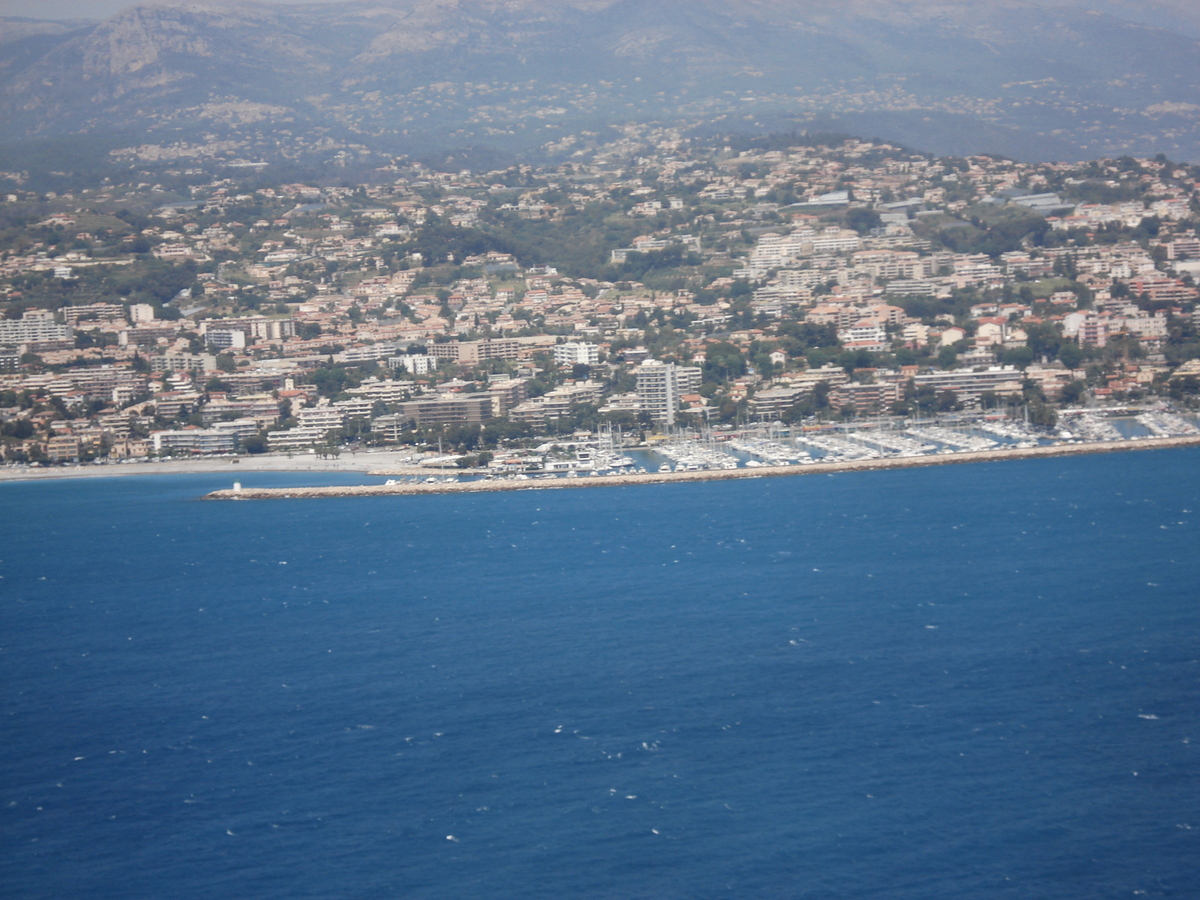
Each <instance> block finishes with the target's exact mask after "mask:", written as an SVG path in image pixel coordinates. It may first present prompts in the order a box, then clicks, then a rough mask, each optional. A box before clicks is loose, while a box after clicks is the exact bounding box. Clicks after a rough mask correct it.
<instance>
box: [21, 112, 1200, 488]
mask: <svg viewBox="0 0 1200 900" xmlns="http://www.w3.org/2000/svg"><path fill="white" fill-rule="evenodd" d="M578 144H579V142H578V141H574V142H573V143H572V144H571V146H578ZM172 165H173V163H172V162H171V161H170V160H168V161H166V162H164V163H161V164H160V165H158V166H156V167H153V168H146V167H145V162H144V161H134V162H133V163H132V164H131V168H130V170H129V175H128V178H127V179H122V180H121V181H119V182H118V181H117V180H115V179H106V180H105V182H104V183H103V184H93V185H91V186H87V187H80V188H78V189H74V190H71V191H64V192H52V193H37V192H34V191H31V190H27V189H25V187H24V186H23V184H22V178H21V173H0V201H3V202H0V300H2V302H3V307H4V317H3V319H0V454H2V456H3V459H4V461H5V463H6V464H8V465H31V464H32V465H54V464H65V463H70V464H76V463H90V462H97V463H108V462H113V463H115V462H120V461H125V460H140V459H153V458H166V457H181V456H182V457H191V456H207V455H223V454H262V453H312V454H322V455H327V454H337V453H339V452H343V451H345V450H347V449H359V448H365V447H391V448H403V449H406V450H411V451H412V453H413V454H414V456H413V458H414V459H418V458H420V459H449V460H452V461H453V465H455V466H486V465H489V464H490V465H493V466H500V465H504V464H506V459H507V460H509V461H510V463H509V464H511V460H514V459H515V460H517V462H516V463H515V464H516V465H524V463H523V462H522V461H521V460H522V458H523V457H522V454H523V453H524V454H526V456H528V455H530V454H532V453H533V452H534V451H535V450H536V448H546V447H550V446H564V447H567V446H571V445H572V442H576V443H577V444H580V445H581V446H582V445H583V444H587V443H588V442H589V441H590V442H591V444H590V446H592V447H593V448H596V447H600V448H603V447H604V446H607V447H608V449H609V450H610V451H612V452H616V450H614V449H613V446H614V445H613V441H614V435H618V436H619V443H620V444H622V445H633V444H640V443H642V442H643V441H646V440H649V441H655V440H659V439H666V444H665V445H664V446H671V440H673V439H674V437H672V436H675V437H677V436H678V435H680V434H684V433H686V434H691V435H697V436H701V435H706V436H709V437H711V436H712V435H713V434H720V435H721V436H722V439H723V440H732V441H740V442H742V443H743V444H744V446H743V449H744V450H745V451H746V452H747V453H748V454H749V458H752V459H755V460H759V461H768V462H769V461H770V460H771V459H772V458H775V457H779V454H780V451H779V450H778V448H779V447H780V446H782V445H781V444H773V445H771V446H773V447H774V448H775V449H769V448H768V449H766V450H764V449H763V446H765V445H762V444H760V445H757V449H756V446H752V444H753V442H754V441H756V440H759V439H760V438H761V437H762V436H763V435H765V434H767V433H768V432H769V431H770V430H771V429H773V428H788V429H790V432H789V433H790V434H791V435H792V436H793V437H794V436H795V435H798V434H809V435H811V436H812V437H811V441H815V442H817V444H814V445H813V446H814V447H816V446H817V445H818V444H820V442H821V441H825V442H826V444H827V446H825V447H824V448H823V449H821V451H820V452H821V453H823V454H826V455H830V456H837V455H841V456H844V455H847V454H849V455H852V454H853V452H857V451H854V450H852V449H847V448H848V447H849V446H850V444H851V443H853V442H852V441H849V442H848V439H846V438H845V437H844V436H837V435H838V434H841V433H842V432H844V431H845V430H846V429H847V427H849V426H855V425H857V424H861V423H874V425H875V426H876V439H875V444H876V445H877V446H876V448H875V449H876V451H877V452H903V451H904V450H905V449H906V446H905V443H904V442H906V441H907V442H909V444H914V443H915V444H917V445H922V444H924V446H927V447H930V448H933V447H940V448H946V447H951V448H953V447H956V446H959V445H962V446H963V447H966V446H967V444H968V443H970V442H969V441H968V440H967V437H970V435H967V432H965V431H961V430H960V431H955V432H952V433H949V432H945V430H944V428H943V426H944V425H945V421H948V422H955V421H963V420H965V419H968V418H972V417H974V418H975V419H978V420H979V421H988V422H991V423H992V425H991V426H990V427H991V428H992V431H993V433H994V434H997V435H1003V434H1009V436H1010V437H1013V436H1014V435H1015V436H1016V437H1015V438H1014V439H1016V438H1020V439H1023V440H1024V439H1028V440H1036V439H1038V435H1039V434H1041V435H1042V436H1046V435H1057V436H1059V437H1061V436H1062V435H1063V434H1070V433H1071V432H1073V433H1074V434H1075V435H1081V434H1082V435H1084V436H1086V435H1087V434H1088V433H1090V432H1096V433H1097V436H1111V434H1112V432H1113V429H1112V426H1111V425H1110V424H1108V422H1107V421H1106V415H1107V413H1108V412H1110V411H1116V410H1121V411H1124V412H1125V413H1127V414H1129V415H1133V416H1136V417H1138V421H1141V422H1143V424H1144V425H1145V428H1146V433H1150V434H1183V433H1194V432H1195V428H1194V425H1193V423H1194V410H1195V409H1196V408H1197V405H1198V403H1200V308H1198V305H1197V299H1198V297H1200V294H1198V291H1197V288H1196V277H1197V276H1198V275H1200V235H1198V234H1197V230H1196V223H1197V220H1198V218H1200V193H1198V189H1200V167H1193V166H1189V165H1182V164H1174V163H1172V162H1170V161H1169V160H1167V159H1166V158H1165V157H1161V156H1160V157H1158V158H1154V159H1134V158H1130V157H1123V158H1120V159H1106V160H1099V161H1094V162H1089V163H1084V164H1062V165H1051V164H1023V163H1017V162H1013V161H1011V160H1007V159H1003V158H996V157H990V156H973V157H966V158H934V157H931V156H929V155H927V154H922V153H917V152H913V151H911V150H908V149H905V148H902V147H899V146H895V145H891V144H886V143H882V142H879V141H863V140H858V139H852V138H842V137H825V138H820V137H813V138H811V139H809V138H807V137H805V136H797V135H791V136H778V137H775V136H771V137H764V138H739V139H736V140H735V139H725V140H721V139H718V140H716V141H715V142H711V143H709V144H702V143H701V142H698V141H695V140H685V139H683V138H682V137H681V136H680V135H679V134H678V133H673V132H671V131H669V130H661V129H654V128H651V127H645V126H636V127H631V128H629V129H627V130H626V131H625V132H624V133H623V134H622V135H620V136H618V137H617V138H614V139H612V140H608V141H606V142H594V143H593V145H592V146H591V147H589V148H588V149H578V150H575V151H574V152H573V153H571V154H570V155H568V156H566V157H565V158H560V159H559V160H557V161H555V162H553V163H546V164H544V165H541V166H537V165H513V166H508V167H505V168H498V169H494V170H491V171H472V170H467V169H463V170H459V171H438V170H437V169H436V168H432V167H430V166H429V165H423V164H421V163H418V162H415V161H413V160H408V159H397V160H393V161H392V162H391V164H389V165H387V166H384V167H382V168H380V169H379V170H377V171H376V172H375V173H373V177H372V179H371V180H370V181H369V182H366V183H362V184H352V183H340V182H339V183H324V182H319V181H313V182H307V183H267V182H266V180H265V179H264V178H263V174H262V173H261V172H260V171H259V170H258V169H257V168H256V167H255V164H254V163H252V162H246V163H245V164H244V167H243V169H241V170H239V171H240V173H241V174H239V175H238V176H237V177H230V173H229V170H227V169H226V170H224V171H222V172H221V173H220V176H221V177H213V175H212V173H211V172H208V171H206V170H203V169H184V168H172V167H171V166H172ZM939 417H940V419H942V420H945V421H943V422H939ZM922 422H923V424H922ZM1068 422H1070V423H1073V424H1069V425H1068V424H1067V423H1068ZM881 423H886V426H885V427H880V426H881ZM889 428H890V429H893V430H895V431H896V434H897V436H895V437H891V438H887V439H884V438H883V437H882V436H883V435H885V434H887V433H889V432H888V431H887V429H889ZM939 428H943V432H942V433H940V436H939V432H938V429H939ZM997 429H999V430H998V431H997ZM1189 429H1190V430H1189ZM901 431H902V432H903V434H902V435H901V434H900V432H901ZM754 434H757V435H758V437H754V436H753V435H754ZM823 435H824V437H823ZM954 435H958V437H957V438H956V437H954ZM964 435H967V437H964ZM976 437H978V435H976ZM706 439H707V438H706ZM605 441H607V442H608V443H607V445H606V444H605V443H604V442H605ZM889 441H891V443H892V444H893V445H894V446H891V447H890V450H889V448H888V447H885V446H883V445H885V444H888V442H889ZM695 443H696V447H694V448H693V449H692V450H691V451H689V453H691V454H692V456H696V455H699V456H701V457H702V456H703V445H704V441H697V442H695ZM767 443H768V444H769V443H770V442H769V441H768V442H767ZM795 445H796V441H795V440H793V441H792V442H791V445H790V446H793V447H794V446H795ZM854 446H856V447H858V448H859V449H860V450H861V449H862V447H863V446H864V444H863V442H862V441H859V443H858V444H856V445H854ZM865 446H867V447H868V448H869V447H870V444H869V443H868V444H866V445H865ZM909 449H911V448H909ZM500 451H503V452H500ZM760 451H761V452H760ZM863 452H866V451H865V450H864V451H863ZM773 454H774V456H773ZM539 458H540V459H543V464H544V465H546V466H549V465H550V464H551V461H550V455H548V454H547V453H546V452H544V451H543V452H542V455H541V456H540V457H539ZM687 464H688V465H692V464H697V465H698V464H700V463H695V462H694V460H692V459H691V457H689V461H688V462H687ZM587 465H590V463H588V461H587V459H586V458H585V460H584V467H587Z"/></svg>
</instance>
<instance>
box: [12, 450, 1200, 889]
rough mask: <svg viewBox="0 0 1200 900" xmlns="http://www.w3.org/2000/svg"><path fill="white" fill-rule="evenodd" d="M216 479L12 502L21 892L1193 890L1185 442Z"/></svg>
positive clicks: (35, 489)
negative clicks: (406, 492)
mask: <svg viewBox="0 0 1200 900" xmlns="http://www.w3.org/2000/svg"><path fill="white" fill-rule="evenodd" d="M231 481H232V478H225V477H213V476H189V477H166V476H142V477H129V478H113V479H76V480H64V481H55V482H44V483H7V484H0V512H2V516H0V532H2V541H0V575H2V579H0V842H2V843H0V895H2V896H3V897H5V898H55V900H58V898H68V897H86V898H90V900H104V898H114V900H116V898H119V900H150V898H154V900H160V898H172V900H192V898H255V900H272V898H431V900H432V898H438V900H440V898H446V900H449V898H455V900H458V898H555V900H559V898H565V897H570V898H776V897H779V898H888V900H907V898H912V900H917V898H919V900H943V898H945V900H952V898H953V900H961V898H967V897H971V898H1014V900H1015V898H1021V900H1028V898H1055V900H1074V898H1079V900H1083V898H1087V900H1097V898H1132V897H1134V896H1143V897H1181V898H1182V897H1196V896H1197V895H1200V451H1197V450H1173V451H1154V452H1149V451H1143V452H1129V453H1118V454H1111V455H1098V456H1086V457H1076V458H1071V459H1057V460H1053V459H1041V460H1026V461H1020V462H1015V461H1013V462H1001V463H994V464H976V465H961V466H949V467H940V468H925V469H912V470H907V471H890V472H863V473H855V474H840V475H836V476H806V477H797V478H770V479H752V480H742V481H725V482H713V483H707V484H683V485H680V484H674V485H672V484H665V485H655V486H643V487H632V488H591V489H581V490H557V491H528V492H517V493H495V494H479V495H471V496H448V495H439V496H421V497H384V498H360V499H344V500H290V501H289V500H280V501H262V502H243V503H217V502H200V501H199V500H198V499H197V498H199V497H200V496H201V495H202V494H204V493H205V492H206V491H209V490H211V489H214V488H219V487H228V486H229V484H230V483H231ZM242 481H243V483H244V484H245V485H246V486H248V487H250V486H266V485H294V484H301V483H313V482H312V476H298V475H283V474H278V475H253V474H248V473H244V474H243V475H242ZM325 483H332V482H331V481H330V480H329V479H326V482H325Z"/></svg>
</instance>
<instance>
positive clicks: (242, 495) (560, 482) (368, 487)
mask: <svg viewBox="0 0 1200 900" xmlns="http://www.w3.org/2000/svg"><path fill="white" fill-rule="evenodd" d="M1193 446H1200V435H1187V436H1178V437H1163V438H1146V439H1143V440H1139V441H1097V442H1092V443H1059V444H1054V445H1046V446H1033V447H1015V446H1014V447H1011V448H1010V449H994V450H980V451H968V452H962V453H949V454H944V453H937V454H926V455H916V456H892V457H886V458H881V457H875V458H859V459H840V460H837V461H833V462H810V463H808V464H791V465H778V466H758V467H742V468H721V469H707V470H703V469H698V470H687V469H684V470H682V471H681V470H679V469H676V470H675V471H659V472H645V473H638V472H635V473H633V474H613V475H588V476H577V477H574V478H570V477H561V478H559V477H550V478H530V477H529V476H526V477H525V478H523V479H522V478H519V477H513V478H479V479H476V480H472V481H443V480H435V481H433V482H432V483H431V482H430V481H428V480H427V479H426V480H410V481H401V480H398V479H389V480H390V481H391V483H385V484H363V485H336V486H314V487H290V488H243V487H241V485H235V486H234V487H233V488H232V489H226V490H219V491H213V492H211V493H209V494H206V495H205V497H204V499H206V500H276V499H304V498H320V497H376V496H403V495H417V494H456V493H477V492H485V491H520V490H553V489H558V488H577V487H630V486H634V485H645V484H676V483H692V482H703V481H724V480H730V479H735V478H764V477H781V476H788V475H815V474H828V475H833V474H836V473H841V472H862V471H872V470H882V469H902V468H915V467H919V466H937V465H951V464H955V463H973V462H1001V461H1005V460H1016V459H1035V458H1054V457H1064V456H1074V455H1079V454H1085V453H1112V452H1117V451H1121V450H1153V449H1169V448H1176V447H1193ZM369 474H371V475H373V476H377V477H387V476H390V475H392V474H394V473H392V472H388V471H374V472H371V473H369Z"/></svg>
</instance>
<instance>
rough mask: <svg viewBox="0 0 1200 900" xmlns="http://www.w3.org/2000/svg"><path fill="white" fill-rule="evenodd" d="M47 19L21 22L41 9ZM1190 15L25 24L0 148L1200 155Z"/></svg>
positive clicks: (719, 6) (849, 10) (901, 10)
mask: <svg viewBox="0 0 1200 900" xmlns="http://www.w3.org/2000/svg"><path fill="white" fill-rule="evenodd" d="M38 6H39V5H38V4H31V3H24V4H13V3H7V4H5V5H4V6H3V9H5V10H12V9H14V7H16V8H18V9H20V8H22V7H23V8H24V9H25V10H26V11H25V12H24V13H23V15H25V16H26V18H27V19H29V18H36V15H35V13H36V10H37V8H38ZM87 6H88V4H84V3H77V4H70V3H59V4H58V5H57V7H56V8H57V9H59V10H61V11H62V13H61V14H64V15H65V14H72V13H77V14H79V15H85V14H86V13H85V9H86V7H87ZM1196 6H1197V5H1196V4H1193V3H1190V2H1189V3H1185V2H1183V0H1148V2H1135V0H1094V2H1090V3H1087V4H1083V3H1080V2H1076V0H984V2H959V0H942V2H929V0H837V2H834V0H720V2H718V0H687V2H684V0H505V2H500V0H345V2H325V3H295V4H291V3H289V4H278V3H276V4H253V3H217V2H190V3H159V4H143V5H136V6H130V7H128V8H126V9H124V10H122V11H120V12H118V13H116V14H115V15H112V16H111V17H109V18H107V19H105V20H104V21H102V22H99V23H86V22H80V21H77V20H76V21H41V22H36V21H27V20H16V19H13V18H7V19H0V140H3V141H7V142H13V141H22V140H28V139H34V138H47V137H53V136H62V135H88V136H90V137H92V138H95V139H97V140H101V139H103V138H104V137H105V136H106V135H117V134H120V135H128V136H133V137H136V138H137V141H136V143H137V144H138V145H139V146H140V145H154V146H166V145H168V144H179V143H187V144H189V145H191V146H198V145H199V144H198V142H200V143H204V144H205V145H213V144H214V142H215V143H218V144H223V145H226V146H225V150H224V151H222V152H229V153H232V152H235V151H236V152H238V153H240V154H241V155H244V156H256V157H264V156H269V155H270V154H272V153H281V154H284V155H287V154H302V153H309V154H312V153H316V154H318V155H319V154H320V153H323V152H326V151H331V152H332V148H334V147H336V148H338V149H337V151H336V152H339V153H343V154H345V153H347V152H351V153H354V154H368V153H383V154H388V153H413V152H428V151H430V150H450V149H454V148H459V147H493V148H496V149H499V150H503V151H506V152H526V151H533V150H537V151H539V152H567V151H569V149H570V146H571V142H572V140H576V139H579V137H580V135H582V134H584V133H594V132H595V131H596V129H598V128H603V127H605V126H612V125H618V126H619V125H622V124H624V123H629V122H646V121H656V122H662V123H664V124H670V125H673V126H677V127H684V128H687V129H692V130H695V131H699V132H703V131H710V132H712V131H721V130H725V131H730V132H735V131H764V130H797V129H829V128H836V129H840V130H847V131H855V132H858V133H866V134H871V135H879V136H882V137H886V138H889V139H895V140H902V141H905V142H907V143H910V144H912V145H914V146H918V147H922V148H926V149H930V150H934V151H938V152H956V153H967V152H1000V153H1005V154H1008V155H1013V156H1017V157H1020V158H1028V159H1035V158H1075V159H1078V158H1086V157H1094V156H1099V155H1111V154H1119V153H1123V152H1131V153H1136V154H1152V153H1157V152H1165V153H1167V154H1168V155H1171V156H1173V157H1175V158H1180V159H1190V160H1195V159H1197V158H1200V9H1197V8H1196ZM114 140H116V138H114ZM118 143H119V141H118ZM348 147H349V148H351V149H350V150H347V149H346V148H348ZM148 152H149V151H148ZM213 152H216V151H213Z"/></svg>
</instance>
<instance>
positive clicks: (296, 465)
mask: <svg viewBox="0 0 1200 900" xmlns="http://www.w3.org/2000/svg"><path fill="white" fill-rule="evenodd" d="M409 455H410V454H407V453H398V452H390V451H385V452H382V453H366V452H364V453H357V454H344V455H343V456H341V457H340V458H338V459H321V458H320V457H317V456H310V455H307V454H303V453H298V454H295V455H293V456H291V457H288V456H273V455H271V454H263V455H256V456H238V457H217V458H207V459H165V460H155V461H153V462H138V463H125V464H120V463H109V464H107V465H103V466H91V465H86V466H81V465H77V466H48V467H46V468H44V469H42V468H37V469H32V468H21V469H17V468H7V467H0V482H5V481H42V480H46V479H61V478H123V477H126V476H131V475H212V474H227V475H231V476H235V477H236V476H237V475H238V474H239V473H242V472H312V473H314V474H322V475H336V474H339V473H346V474H360V475H366V474H368V473H370V472H371V470H373V469H377V468H379V467H380V466H387V467H389V474H391V473H393V472H399V473H400V474H403V475H428V474H429V473H430V469H428V468H422V467H420V466H404V465H403V464H402V462H401V459H402V458H403V457H407V456H409ZM235 460H236V461H235Z"/></svg>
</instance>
